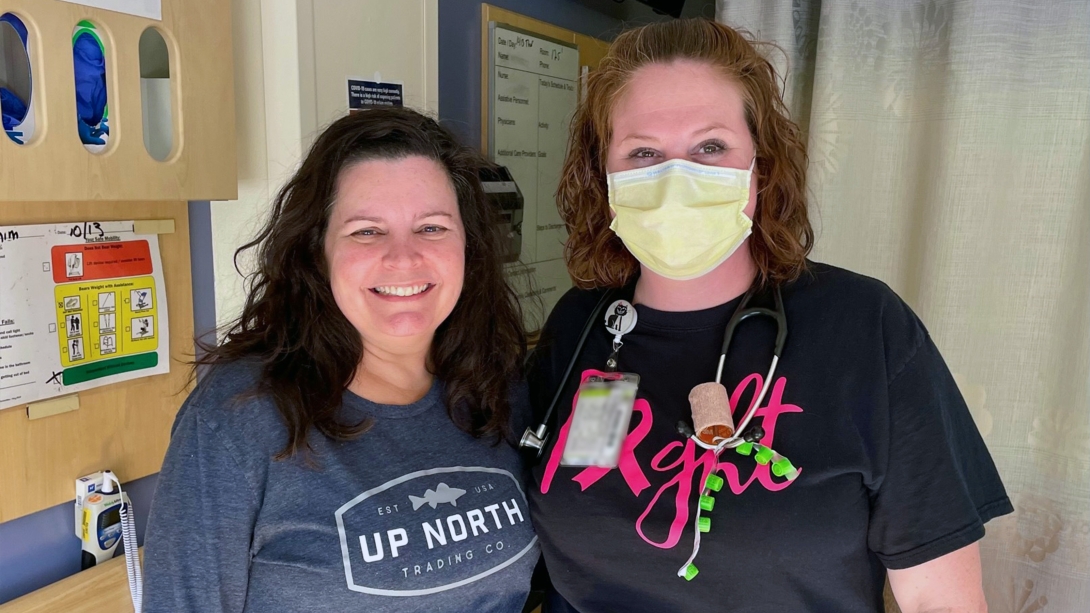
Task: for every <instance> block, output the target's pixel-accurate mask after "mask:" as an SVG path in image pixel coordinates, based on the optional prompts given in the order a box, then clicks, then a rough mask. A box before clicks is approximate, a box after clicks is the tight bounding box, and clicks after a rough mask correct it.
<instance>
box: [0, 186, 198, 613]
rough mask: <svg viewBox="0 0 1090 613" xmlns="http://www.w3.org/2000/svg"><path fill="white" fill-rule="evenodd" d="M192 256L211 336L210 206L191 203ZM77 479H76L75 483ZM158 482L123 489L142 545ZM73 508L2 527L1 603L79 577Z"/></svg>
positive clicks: (146, 479) (153, 478)
mask: <svg viewBox="0 0 1090 613" xmlns="http://www.w3.org/2000/svg"><path fill="white" fill-rule="evenodd" d="M189 256H190V263H191V266H192V271H193V324H194V325H193V329H194V330H196V331H197V334H201V333H202V332H208V331H211V330H212V329H213V328H214V326H215V321H216V304H215V298H214V296H215V288H214V287H213V286H214V283H215V279H214V275H213V269H212V223H211V215H210V214H209V203H208V202H207V201H194V202H190V203H189ZM12 410H15V409H12ZM78 476H80V475H73V476H72V478H73V480H75V478H76V477H78ZM120 476H121V477H122V478H124V475H120ZM157 477H158V475H157V474H154V475H149V476H147V477H144V478H143V479H137V480H136V481H132V482H128V483H125V484H124V485H123V487H124V488H125V492H126V493H127V494H128V495H129V497H130V498H131V499H132V503H133V507H134V508H135V509H136V529H137V540H138V541H139V542H140V544H143V542H144V527H145V526H146V525H147V516H148V509H149V508H150V506H151V498H152V494H153V493H154V491H155V483H156V480H157ZM73 487H74V486H73ZM73 494H74V492H73ZM72 506H73V503H72V502H66V503H64V504H59V505H57V506H54V507H50V508H48V509H45V510H42V511H38V512H37V513H31V514H30V515H25V516H23V517H19V518H17V519H14V520H12V521H9V522H4V523H0V604H3V603H5V602H7V601H9V600H14V599H15V598H18V597H19V596H22V595H24V594H27V593H30V592H32V591H34V590H36V589H38V588H41V587H45V586H46V585H49V584H50V583H53V582H55V581H59V580H61V579H63V578H65V577H67V576H69V575H72V574H75V573H77V572H79V570H80V540H79V539H78V538H76V537H75V535H74V534H73V529H74V526H73V525H72V522H73V509H72Z"/></svg>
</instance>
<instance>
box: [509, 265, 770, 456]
mask: <svg viewBox="0 0 1090 613" xmlns="http://www.w3.org/2000/svg"><path fill="white" fill-rule="evenodd" d="M618 291H619V290H617V289H610V290H608V291H606V292H605V293H603V294H602V297H601V298H600V299H599V300H598V304H597V305H595V307H594V310H593V311H592V312H591V315H590V317H589V318H588V319H587V321H586V323H585V324H583V330H582V332H581V333H580V335H579V342H578V343H576V346H575V352H574V353H573V354H572V357H571V360H569V361H568V366H567V368H565V369H564V376H563V377H562V378H561V379H560V382H559V383H558V384H557V386H556V392H555V393H554V394H553V398H552V401H551V402H549V408H548V409H547V410H546V411H545V415H544V416H543V417H542V419H541V422H540V423H538V425H537V426H536V427H532V426H531V427H528V428H526V431H525V432H524V433H523V434H522V440H520V441H519V449H522V450H524V451H526V452H529V453H532V454H533V455H534V457H535V459H536V458H540V457H541V453H542V451H543V450H544V449H545V443H546V442H547V441H548V439H549V426H548V424H549V420H550V419H551V418H552V415H553V411H555V410H556V405H557V403H559V402H560V397H561V396H562V395H563V393H564V387H565V385H566V384H567V382H568V380H569V379H570V378H571V373H572V370H574V369H575V365H576V364H577V363H578V362H579V357H580V356H581V355H582V353H583V346H584V345H586V342H587V337H588V336H590V331H591V329H593V327H594V324H595V322H597V321H599V318H600V317H601V315H602V312H603V310H604V309H605V307H606V305H608V304H610V302H612V300H613V297H614V296H615V295H616V293H617V292H618ZM756 293H757V292H756V291H755V290H754V288H751V289H750V290H749V291H747V292H746V294H745V295H744V296H743V297H742V301H741V302H740V303H739V304H738V308H737V309H735V311H734V314H733V315H732V316H731V318H730V321H729V322H728V323H727V331H726V332H725V333H724V334H723V348H722V350H721V351H720V354H719V366H718V368H717V369H716V373H715V382H716V383H720V382H721V381H720V380H721V379H722V377H723V366H724V365H725V364H726V361H727V351H728V349H729V348H730V342H731V339H733V338H734V332H735V330H736V329H737V328H738V326H739V324H741V323H742V322H743V321H745V320H747V319H749V318H751V317H757V316H761V315H763V316H766V317H771V318H772V319H774V320H775V321H776V345H775V348H774V350H773V354H772V365H771V366H770V367H769V369H768V376H767V377H766V378H765V380H764V385H762V386H761V393H760V394H759V395H758V396H757V401H756V402H754V403H752V404H751V405H750V407H749V409H748V410H747V411H746V413H745V415H744V416H743V417H742V419H741V421H739V422H738V427H737V429H736V430H735V432H734V435H732V436H730V437H728V438H725V439H722V440H719V441H717V442H716V443H715V444H714V445H709V444H707V443H705V442H704V441H701V440H700V439H699V438H697V437H696V435H695V433H694V432H693V427H692V425H691V424H690V423H688V422H686V421H685V420H682V421H681V422H678V432H679V433H680V434H682V435H683V436H686V437H687V438H690V439H692V440H693V441H695V442H696V443H697V444H698V445H700V446H701V447H703V448H705V449H713V450H715V451H716V453H719V452H722V451H723V450H724V449H727V448H734V447H738V446H739V445H742V444H744V443H746V442H754V441H757V440H760V439H761V438H762V437H763V436H764V431H763V429H761V428H760V427H759V426H757V427H755V428H754V429H753V430H752V431H747V430H746V427H747V426H748V425H749V422H750V421H751V420H752V419H753V415H754V414H755V413H756V411H757V407H759V406H761V402H763V401H764V398H765V395H766V394H767V393H768V388H769V387H770V386H771V384H772V377H773V375H774V374H775V372H776V366H777V365H778V364H779V361H780V355H781V354H782V353H783V346H784V343H785V342H786V341H787V315H786V314H785V312H784V308H783V296H782V295H781V294H780V288H779V286H776V287H774V289H773V295H774V304H775V308H774V309H768V308H763V307H749V302H750V300H751V299H752V298H753V297H754V295H755V294H756ZM747 307H749V308H747Z"/></svg>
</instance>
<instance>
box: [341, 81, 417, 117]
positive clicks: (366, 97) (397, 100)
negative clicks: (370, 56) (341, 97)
mask: <svg viewBox="0 0 1090 613" xmlns="http://www.w3.org/2000/svg"><path fill="white" fill-rule="evenodd" d="M404 105H405V94H404V87H403V86H402V84H401V83H382V82H379V81H364V80H362V79H348V111H349V112H352V111H362V110H364V109H373V108H378V107H383V106H404Z"/></svg>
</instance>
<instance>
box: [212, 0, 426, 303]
mask: <svg viewBox="0 0 1090 613" xmlns="http://www.w3.org/2000/svg"><path fill="white" fill-rule="evenodd" d="M231 4H232V19H233V22H232V34H233V40H234V62H235V98H236V125H237V131H238V178H239V199H238V200H234V201H228V202H213V203H212V240H213V259H214V262H215V282H216V318H217V321H218V323H220V324H224V323H227V322H229V321H231V320H232V319H233V318H235V317H236V316H237V315H238V313H239V310H240V309H241V307H242V302H243V299H244V288H243V280H242V277H241V276H240V275H239V274H238V273H237V272H236V271H235V268H234V263H233V257H234V252H235V250H236V249H237V248H238V247H239V246H240V245H242V244H243V243H245V242H246V241H247V240H248V239H249V238H250V237H252V236H253V235H254V234H255V233H256V231H257V229H258V227H259V225H260V223H261V221H263V219H264V217H265V215H266V213H267V211H268V209H269V204H270V202H271V200H272V198H273V197H274V196H275V194H276V190H277V189H278V188H279V186H280V185H282V184H283V182H284V181H285V180H286V179H287V178H288V177H289V176H290V175H291V172H292V171H293V170H294V169H295V167H296V165H297V164H298V163H299V160H300V158H301V156H302V154H303V152H304V151H305V149H306V147H308V146H309V145H310V143H311V142H312V140H313V138H314V137H315V135H316V134H317V133H318V132H319V131H320V129H321V127H322V126H324V125H326V124H328V123H329V122H331V121H333V120H335V119H337V118H338V117H341V116H342V115H344V114H345V113H346V112H347V108H348V94H347V85H346V83H345V80H346V78H347V77H362V78H366V79H372V78H373V77H374V76H375V75H376V73H378V74H379V75H381V78H382V80H384V81H395V82H400V83H402V84H403V85H404V93H405V104H406V105H407V106H412V107H414V108H417V109H421V110H424V111H425V112H428V113H430V114H432V115H436V114H437V113H438V100H439V91H438V82H439V57H438V42H439V41H438V39H439V34H438V32H439V30H438V15H439V8H438V0H397V1H396V2H391V1H388V0H232V2H231ZM239 263H240V265H241V266H242V268H243V271H245V270H246V261H244V260H240V262H239Z"/></svg>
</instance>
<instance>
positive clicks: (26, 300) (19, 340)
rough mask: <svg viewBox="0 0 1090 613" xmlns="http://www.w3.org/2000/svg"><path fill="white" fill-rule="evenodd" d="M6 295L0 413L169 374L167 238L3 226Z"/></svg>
mask: <svg viewBox="0 0 1090 613" xmlns="http://www.w3.org/2000/svg"><path fill="white" fill-rule="evenodd" d="M0 288H3V291H2V293H0V409H5V408H9V407H12V406H18V405H22V404H26V403H28V402H34V401H36V400H42V399H45V398H49V397H52V396H59V395H64V394H70V393H72V392H78V391H81V390H85V389H90V388H93V387H98V386H101V385H107V384H111V383H117V382H120V381H126V380H129V379H134V378H137V377H146V376H151V375H157V374H162V373H166V372H169V367H170V363H169V359H168V356H169V337H168V334H167V330H168V329H169V328H168V325H167V324H168V316H167V303H166V289H165V285H164V283H163V274H162V260H161V259H160V255H159V238H158V236H156V235H137V234H135V232H134V230H133V222H131V221H123V222H119V221H110V222H94V221H92V222H73V223H68V224H49V225H33V226H7V227H0ZM50 337H52V338H50Z"/></svg>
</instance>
